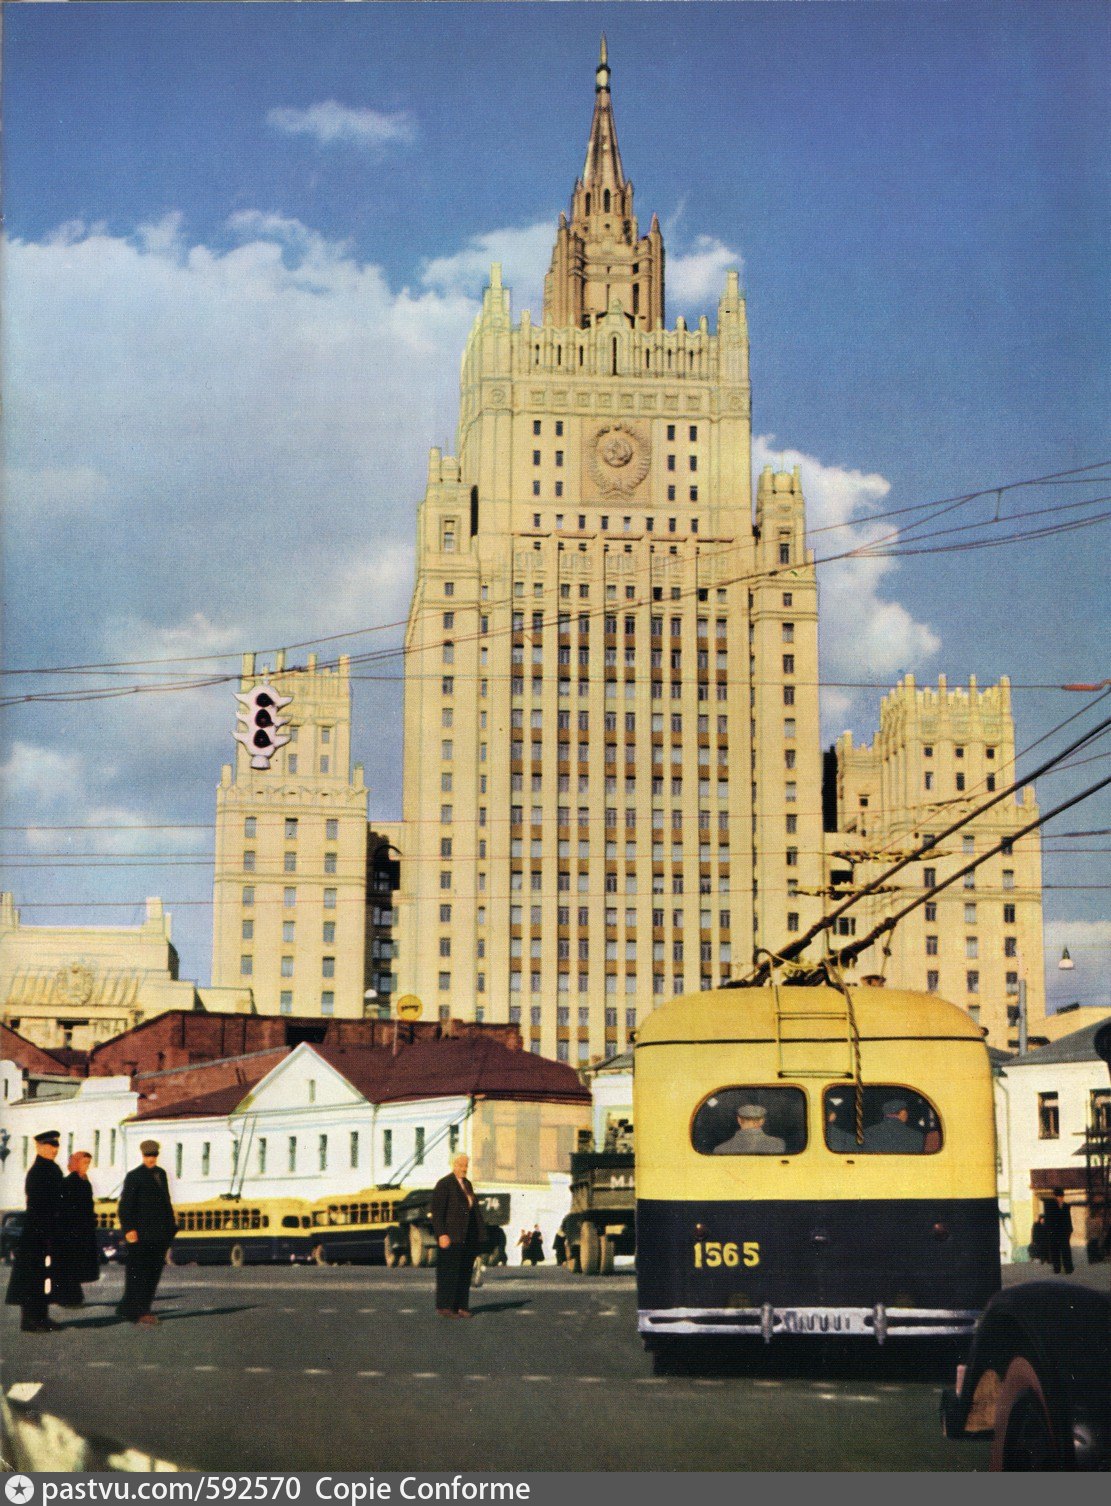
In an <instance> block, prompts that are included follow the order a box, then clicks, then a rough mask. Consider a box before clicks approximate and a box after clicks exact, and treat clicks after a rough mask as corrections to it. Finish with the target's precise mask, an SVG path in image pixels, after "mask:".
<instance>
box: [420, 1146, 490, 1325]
mask: <svg viewBox="0 0 1111 1506" xmlns="http://www.w3.org/2000/svg"><path fill="white" fill-rule="evenodd" d="M469 1165H470V1161H469V1160H468V1158H467V1157H466V1156H464V1155H458V1156H455V1157H454V1159H453V1160H452V1163H451V1171H450V1173H449V1174H448V1175H447V1176H446V1177H441V1178H440V1180H439V1181H438V1182H437V1183H436V1185H435V1187H434V1188H433V1189H432V1232H433V1233H434V1234H435V1236H436V1243H437V1245H438V1246H439V1250H438V1252H437V1255H436V1312H437V1313H438V1314H439V1316H440V1317H441V1318H469V1317H470V1316H471V1309H470V1299H471V1270H472V1268H473V1266H474V1259H475V1256H476V1255H477V1254H478V1251H479V1248H480V1246H481V1245H482V1243H483V1241H484V1240H485V1237H486V1226H485V1224H484V1222H483V1218H482V1209H481V1208H480V1207H479V1206H478V1199H477V1198H476V1197H475V1191H474V1188H473V1187H472V1186H471V1184H470V1182H469V1181H468V1180H467V1167H468V1166H469Z"/></svg>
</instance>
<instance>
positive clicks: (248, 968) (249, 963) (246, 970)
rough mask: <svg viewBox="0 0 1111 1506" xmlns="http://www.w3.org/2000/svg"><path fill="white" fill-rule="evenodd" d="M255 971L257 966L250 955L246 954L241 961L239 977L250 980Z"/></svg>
mask: <svg viewBox="0 0 1111 1506" xmlns="http://www.w3.org/2000/svg"><path fill="white" fill-rule="evenodd" d="M254 970H255V964H254V961H253V959H252V958H251V956H250V954H249V953H244V955H243V956H242V957H240V959H239V976H240V977H241V978H249V977H250V976H251V974H252V973H253V972H254Z"/></svg>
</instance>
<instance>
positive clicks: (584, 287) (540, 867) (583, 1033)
mask: <svg viewBox="0 0 1111 1506" xmlns="http://www.w3.org/2000/svg"><path fill="white" fill-rule="evenodd" d="M665 290H666V283H665V258H664V245H663V237H662V235H661V232H660V226H659V223H658V221H657V220H656V218H655V216H653V218H652V221H651V224H650V227H649V230H648V234H647V235H644V236H642V235H641V234H640V230H639V226H638V222H637V219H636V216H635V213H634V207H633V185H632V183H631V182H630V181H629V180H628V178H627V177H626V176H625V170H624V166H623V163H622V159H621V153H620V150H619V147H618V142H617V130H616V125H615V121H614V113H613V102H612V96H611V91H610V68H609V64H608V59H607V56H606V50H605V43H604V42H603V46H602V53H601V57H600V60H599V63H598V67H597V71H596V74H595V95H594V114H593V119H592V121H591V124H590V132H589V137H588V142H587V150H586V159H585V163H584V166H583V169H582V174H581V176H580V177H579V178H578V180H577V181H576V182H575V186H574V189H573V191H572V195H571V203H570V209H569V213H567V214H563V215H561V216H560V221H559V226H558V229H557V231H556V240H555V247H554V250H553V254H552V262H551V269H550V271H549V272H548V274H547V277H546V279H545V288H544V304H543V309H542V312H541V317H540V320H539V322H537V323H534V322H533V319H532V316H531V314H530V312H529V311H528V310H525V311H524V312H522V313H521V315H520V317H519V318H518V319H516V320H514V317H513V314H512V312H511V304H510V293H509V290H508V289H507V288H505V287H503V286H502V280H501V273H500V268H498V267H497V266H495V267H494V268H493V269H492V271H491V276H490V283H489V286H488V287H487V288H486V291H485V294H484V296H483V301H482V309H481V312H480V314H479V316H478V318H477V320H476V322H475V325H474V328H473V330H472V332H471V335H470V337H469V340H468V342H467V348H466V352H465V354H464V359H463V371H462V381H461V392H460V414H459V430H458V440H457V455H456V456H448V455H444V454H442V453H441V452H440V451H439V450H438V449H433V450H432V451H431V456H430V461H429V471H428V486H427V491H426V493H425V496H424V499H423V501H422V503H421V505H420V509H419V520H418V545H417V578H416V584H415V588H414V593H413V600H412V605H411V609H410V614H409V621H408V628H407V634H406V661H405V725H404V736H405V782H404V828H403V831H404V834H403V836H402V839H401V845H402V853H401V873H402V889H401V897H400V905H399V909H400V916H399V931H400V945H399V952H398V973H399V979H398V987H399V990H400V991H402V992H414V993H416V994H417V995H418V996H419V997H420V998H421V1000H422V1002H423V1004H424V1009H425V1014H426V1016H428V1015H430V1014H435V1013H437V1012H438V1013H440V1014H444V1015H446V1014H448V1013H452V1014H455V1015H461V1016H463V1017H471V1016H474V1017H477V1018H479V1019H486V1020H490V1021H504V1020H510V1021H514V1022H517V1023H519V1024H520V1025H521V1028H522V1032H523V1034H524V1037H525V1039H526V1041H527V1043H528V1044H529V1045H530V1047H531V1048H532V1049H534V1050H539V1051H542V1052H544V1053H545V1054H547V1055H552V1056H558V1057H559V1058H561V1059H563V1060H570V1061H573V1062H578V1061H583V1060H587V1059H589V1058H591V1057H596V1056H599V1055H601V1054H603V1053H607V1052H611V1051H614V1050H617V1049H620V1048H621V1047H622V1046H623V1045H624V1043H625V1042H626V1040H627V1036H628V1032H629V1031H630V1030H631V1029H632V1028H634V1027H635V1024H636V1022H637V1020H638V1019H639V1018H641V1017H643V1015H644V1014H645V1013H646V1012H647V1011H648V1010H650V1009H651V1008H652V1007H653V1004H654V1003H657V1002H659V1001H660V1000H661V999H663V998H666V997H669V996H670V995H672V994H673V993H678V992H681V991H683V990H685V989H686V990H689V989H692V988H697V987H699V986H702V985H703V984H709V983H711V982H713V983H717V982H719V981H720V980H721V979H723V978H725V977H728V976H730V974H731V973H732V972H733V971H734V970H736V969H738V968H741V967H744V966H746V965H747V964H748V962H749V960H750V958H751V956H752V953H753V949H754V947H757V946H769V945H770V946H775V945H776V944H777V943H780V942H781V941H782V940H783V939H784V938H786V937H789V936H790V934H791V933H792V932H793V931H796V930H798V929H800V927H802V926H805V925H806V924H808V923H809V922H810V921H811V920H812V919H813V918H815V916H816V914H817V910H818V907H819V906H820V897H819V893H818V891H819V889H820V887H821V883H822V857H821V851H822V818H821V771H820V756H819V729H818V689H817V679H818V675H817V597H816V587H815V579H814V571H813V567H812V564H811V558H810V555H809V554H808V552H807V550H806V547H805V543H804V505H803V497H802V492H801V487H800V484H799V478H798V475H797V473H795V474H790V473H773V472H772V471H771V470H770V469H769V470H767V471H765V473H764V474H763V475H762V476H761V477H760V481H759V484H758V487H757V491H756V499H755V512H754V510H753V499H752V484H751V444H750V440H751V407H750V388H749V375H748V327H747V320H746V313H745V302H744V297H743V295H742V293H741V290H740V285H739V280H738V276H737V273H736V272H730V273H728V274H727V276H726V279H725V285H724V288H723V289H722V292H721V296H720V299H719V302H718V306H717V319H716V326H715V329H714V330H713V331H712V332H711V329H710V325H709V320H708V318H707V317H706V316H705V315H703V316H702V317H700V318H699V320H698V321H697V324H694V325H691V326H688V324H687V322H686V320H685V319H684V318H683V317H682V316H679V317H678V318H676V320H675V322H674V324H673V325H672V326H671V327H670V328H669V327H668V325H667V323H666V319H665ZM806 891H809V892H808V893H807V892H806Z"/></svg>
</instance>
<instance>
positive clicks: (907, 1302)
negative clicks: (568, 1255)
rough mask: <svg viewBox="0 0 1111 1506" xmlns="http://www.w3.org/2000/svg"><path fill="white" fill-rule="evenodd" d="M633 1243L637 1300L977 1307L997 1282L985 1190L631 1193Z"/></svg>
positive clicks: (994, 1215)
mask: <svg viewBox="0 0 1111 1506" xmlns="http://www.w3.org/2000/svg"><path fill="white" fill-rule="evenodd" d="M636 1243H637V1306H638V1307H639V1308H640V1310H641V1311H642V1312H643V1311H646V1310H648V1311H657V1312H658V1311H663V1310H667V1309H673V1308H685V1309H714V1308H749V1309H751V1308H760V1307H761V1306H763V1304H765V1303H771V1304H773V1305H774V1306H775V1307H777V1308H778V1307H790V1308H798V1307H814V1308H822V1307H865V1308H871V1307H874V1306H875V1304H877V1303H883V1304H884V1305H885V1306H887V1307H893V1308H899V1309H906V1308H919V1309H934V1310H936V1309H977V1310H978V1309H980V1308H982V1307H984V1306H985V1305H986V1303H987V1301H988V1299H989V1298H990V1297H991V1295H992V1294H993V1293H994V1292H996V1291H998V1289H999V1285H1000V1273H999V1212H998V1208H997V1205H996V1202H995V1199H994V1198H970V1199H957V1198H923V1199H920V1200H919V1199H912V1198H900V1199H890V1200H883V1201H875V1202H836V1201H828V1202H788V1201H782V1202H779V1201H775V1202H772V1201H765V1202H743V1203H742V1202H736V1203H715V1202H677V1201H666V1202H665V1201H659V1202H656V1201H649V1200H647V1199H638V1201H637V1232H636ZM727 1246H731V1247H732V1248H729V1249H727V1248H726V1247H727Z"/></svg>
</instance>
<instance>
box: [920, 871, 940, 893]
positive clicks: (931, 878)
mask: <svg viewBox="0 0 1111 1506" xmlns="http://www.w3.org/2000/svg"><path fill="white" fill-rule="evenodd" d="M936 883H937V869H936V868H923V870H922V887H923V889H932V888H933V887H934V885H935V884H936Z"/></svg>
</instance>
